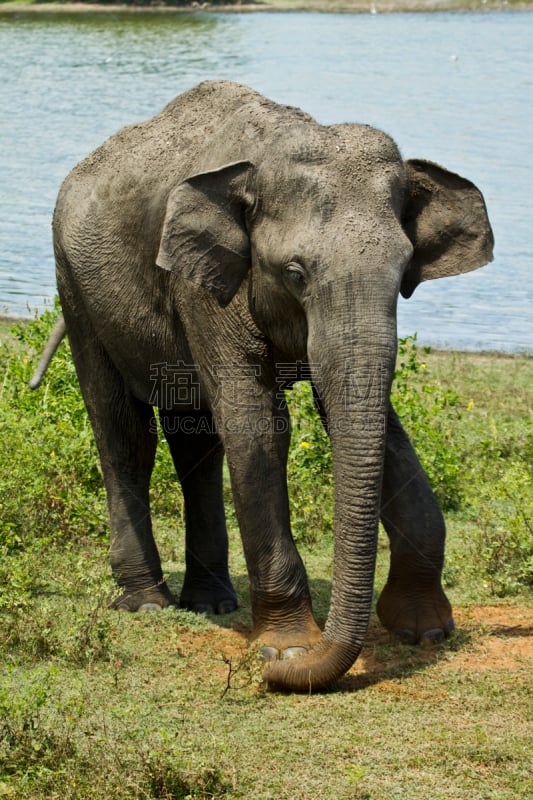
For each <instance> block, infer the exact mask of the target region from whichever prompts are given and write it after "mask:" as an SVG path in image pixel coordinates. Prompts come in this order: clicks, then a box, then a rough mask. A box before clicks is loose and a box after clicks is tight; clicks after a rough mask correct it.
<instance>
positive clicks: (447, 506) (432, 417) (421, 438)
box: [391, 334, 465, 511]
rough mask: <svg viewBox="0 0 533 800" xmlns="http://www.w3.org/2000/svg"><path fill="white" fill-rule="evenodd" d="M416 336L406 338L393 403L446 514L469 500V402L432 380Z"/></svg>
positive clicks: (427, 351)
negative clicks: (463, 442)
mask: <svg viewBox="0 0 533 800" xmlns="http://www.w3.org/2000/svg"><path fill="white" fill-rule="evenodd" d="M416 339H417V337H416V334H414V335H413V336H407V337H405V338H404V339H400V341H399V346H398V359H397V363H396V370H395V373H394V384H393V388H392V398H391V399H392V403H393V405H394V408H395V409H396V412H397V413H398V416H399V417H400V419H401V421H402V424H403V426H404V428H405V430H406V432H407V434H408V436H409V438H410V440H411V442H412V444H413V447H414V448H415V450H416V453H417V455H418V457H419V459H420V462H421V464H422V466H423V467H424V470H425V472H426V474H427V476H428V478H429V482H430V483H431V486H432V488H433V491H434V492H435V495H436V497H437V500H438V502H439V504H440V506H441V508H442V509H443V510H444V511H450V510H456V509H458V508H459V507H460V505H461V503H462V501H463V498H464V489H463V475H464V470H463V464H462V460H461V452H460V443H459V432H458V430H457V422H458V421H459V420H460V418H461V407H464V405H465V404H464V402H462V401H461V398H460V397H459V395H458V394H457V393H456V392H454V391H453V390H451V389H447V388H443V387H441V386H440V385H439V384H438V383H437V382H436V381H435V380H434V379H431V378H429V370H428V367H427V363H426V361H425V360H424V359H423V358H422V356H426V357H427V356H428V355H429V354H430V353H431V348H430V347H424V348H419V347H418V345H417V343H416Z"/></svg>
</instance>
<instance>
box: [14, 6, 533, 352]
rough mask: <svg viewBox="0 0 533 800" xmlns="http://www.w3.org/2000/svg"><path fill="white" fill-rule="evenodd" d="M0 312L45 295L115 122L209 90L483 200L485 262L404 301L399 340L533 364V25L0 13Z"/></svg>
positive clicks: (506, 19)
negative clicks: (314, 126)
mask: <svg viewBox="0 0 533 800" xmlns="http://www.w3.org/2000/svg"><path fill="white" fill-rule="evenodd" d="M0 78H1V83H0V85H1V89H0V93H1V104H0V137H1V138H0V145H1V147H0V207H1V209H2V213H1V215H0V312H3V313H9V314H22V315H27V314H29V313H32V311H33V309H35V308H43V307H44V305H45V303H46V302H50V298H51V297H53V295H54V293H55V286H54V266H53V258H52V246H51V234H50V219H51V215H52V210H53V206H54V202H55V197H56V194H57V190H58V188H59V185H60V183H61V181H62V179H63V178H64V176H65V175H66V173H67V172H68V171H69V169H70V168H71V167H72V166H74V164H76V163H77V162H78V161H79V160H80V159H81V158H82V157H83V156H85V155H86V154H87V153H89V152H90V151H91V150H92V149H94V147H96V146H97V145H99V144H100V143H101V142H102V141H103V140H104V139H106V138H107V137H108V136H109V135H111V134H112V133H114V132H115V131H116V130H117V129H118V128H120V127H122V126H123V125H126V124H129V123H131V122H134V121H138V120H142V119H145V118H147V117H149V116H152V114H154V113H156V112H158V111H159V110H160V109H161V108H162V107H163V106H164V105H165V104H166V103H167V102H168V101H169V100H170V99H171V98H172V97H174V96H175V95H176V94H179V93H180V92H182V91H183V90H185V89H187V88H189V87H191V86H192V85H194V84H195V83H197V82H199V81H201V80H204V79H207V78H229V79H232V80H237V81H240V82H242V83H245V84H247V85H250V86H253V87H254V88H255V89H258V90H259V91H261V92H263V93H264V94H266V95H267V96H269V97H271V98H272V99H274V100H277V101H280V102H285V103H289V104H291V105H296V106H300V107H302V108H304V109H305V110H306V111H308V112H310V113H312V114H313V115H314V116H315V117H316V118H317V119H318V120H319V121H320V122H323V123H332V122H342V121H357V122H366V123H370V124H372V125H375V126H377V127H379V128H382V129H383V130H385V131H387V132H388V133H390V134H391V135H392V136H393V137H394V138H395V140H396V141H397V143H398V144H399V146H400V148H401V150H402V152H403V154H404V156H405V157H406V158H409V157H420V158H429V159H432V160H434V161H437V162H439V163H441V164H443V165H445V166H446V167H448V168H449V169H451V170H453V171H455V172H459V173H460V174H462V175H464V176H465V177H468V178H469V179H470V180H473V181H474V182H475V183H476V184H477V185H478V186H479V187H480V188H481V189H482V191H483V193H484V196H485V199H486V202H487V206H488V209H489V214H490V217H491V221H492V224H493V228H494V232H495V237H496V257H495V260H494V262H493V263H492V264H491V265H489V266H488V267H485V268H484V269H481V270H478V271H476V272H473V273H469V274H467V275H462V276H458V277H456V278H450V279H447V280H442V281H434V282H431V283H426V284H423V285H422V286H420V287H419V288H418V289H417V291H416V293H415V295H414V297H413V298H412V299H410V300H400V307H399V332H400V335H405V334H408V333H412V332H414V331H418V335H419V340H420V341H422V342H423V343H427V344H432V345H436V346H441V347H451V348H457V349H470V350H477V349H484V350H491V349H492V350H508V351H520V350H525V351H530V352H533V324H532V295H533V288H532V285H533V280H532V278H533V269H532V266H531V265H532V253H533V230H532V226H531V187H532V186H533V160H532V158H531V143H532V141H533V91H532V90H533V14H529V13H520V12H518V13H512V12H507V13H497V12H494V13H477V14H469V13H466V14H401V15H391V16H389V15H380V14H378V15H370V14H369V15H355V16H352V15H334V14H261V15H257V14H248V15H246V14H243V15H239V14H226V15H225V14H217V15H212V16H211V15H209V16H208V15H202V14H197V15H194V14H190V15H183V14H178V15H153V16H145V15H141V16H137V15H132V16H120V15H113V14H101V15H91V16H84V15H78V16H74V15H73V16H68V15H62V16H60V17H46V16H45V15H41V16H34V17H30V18H28V17H19V18H12V17H7V16H4V17H3V16H2V15H1V14H0Z"/></svg>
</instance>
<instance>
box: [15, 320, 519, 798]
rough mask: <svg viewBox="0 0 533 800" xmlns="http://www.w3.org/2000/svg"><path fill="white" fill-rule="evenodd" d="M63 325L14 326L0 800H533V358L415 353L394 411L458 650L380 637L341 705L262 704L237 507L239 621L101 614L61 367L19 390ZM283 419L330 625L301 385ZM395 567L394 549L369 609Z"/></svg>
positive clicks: (178, 525) (177, 547) (167, 550)
mask: <svg viewBox="0 0 533 800" xmlns="http://www.w3.org/2000/svg"><path fill="white" fill-rule="evenodd" d="M52 317H53V314H48V315H45V317H44V318H43V319H40V320H37V321H36V322H35V323H32V325H30V326H29V327H28V326H27V325H23V326H18V327H17V335H16V336H15V335H13V334H12V333H9V328H10V324H9V323H5V324H0V342H1V343H2V345H1V350H0V418H1V419H2V425H3V430H2V437H1V438H0V448H1V458H2V463H3V464H4V465H5V466H6V471H5V475H4V478H3V481H2V484H1V485H0V504H1V505H2V508H1V509H0V550H1V556H2V558H1V560H0V798H3V797H6V798H17V799H18V798H21V800H22V798H25V799H26V798H27V799H28V800H45V799H46V800H56V798H58V799H59V798H61V800H86V798H87V797H97V798H98V797H106V798H109V800H133V799H135V800H137V799H139V800H141V799H142V800H159V799H160V798H162V799H164V800H171V799H173V800H175V799H177V798H254V800H256V799H257V800H267V799H270V798H276V800H277V799H278V798H280V799H281V800H284V799H285V798H286V799H287V800H289V798H291V800H292V799H294V800H307V798H315V797H321V798H325V800H333V798H335V800H337V799H339V800H343V799H344V798H346V800H348V798H350V800H354V798H355V800H384V798H387V800H389V799H392V800H394V799H395V798H399V799H400V800H425V799H426V798H427V797H428V796H429V794H428V792H429V793H430V796H431V797H432V798H438V799H442V800H452V799H453V800H462V799H463V798H464V799H465V800H466V798H468V800H489V799H490V798H494V799H495V800H496V798H497V800H511V799H512V800H516V799H517V798H526V797H529V796H530V793H531V788H532V787H531V780H530V764H531V756H532V748H531V740H530V738H528V734H530V729H529V728H528V715H529V717H530V714H531V710H532V708H531V693H530V688H531V684H530V675H531V672H530V670H531V656H532V648H531V628H532V623H533V610H532V603H531V598H530V595H529V594H528V589H529V588H530V586H531V562H532V549H533V543H532V539H533V536H532V527H531V516H532V497H531V470H532V454H533V447H532V443H533V435H532V429H531V419H532V414H531V397H532V394H533V393H532V389H533V361H532V359H531V358H530V357H528V356H525V355H524V356H522V355H519V356H500V355H482V354H460V353H430V352H426V351H425V350H424V349H423V348H420V347H419V346H418V344H417V342H416V339H415V338H413V337H409V338H408V339H406V340H404V341H403V342H402V343H401V348H400V354H399V359H398V375H397V380H396V389H395V400H396V405H397V406H398V407H399V408H401V409H402V416H403V418H404V421H405V423H406V424H407V425H409V426H410V428H411V435H412V437H413V439H414V440H416V441H417V446H418V449H419V451H420V453H421V456H422V458H423V459H424V463H425V466H426V468H427V470H428V472H429V473H431V472H432V471H433V473H434V475H435V476H437V477H438V478H439V479H440V484H439V481H438V480H437V490H438V491H440V492H441V495H440V496H441V502H443V504H444V505H445V506H446V507H447V509H448V510H447V512H446V517H447V523H448V528H449V543H448V559H447V566H446V573H445V579H446V586H447V592H448V593H449V596H450V598H451V600H452V602H453V604H454V607H455V615H456V622H457V623H458V631H457V633H456V634H455V635H454V636H453V637H452V639H451V640H449V641H448V642H446V643H445V644H443V645H441V646H439V647H437V648H435V649H433V650H419V649H417V648H412V647H408V646H405V645H400V644H397V643H395V642H392V641H390V640H389V637H388V636H387V634H386V633H385V632H384V631H383V630H382V629H381V628H380V626H379V623H378V622H377V620H376V618H375V616H373V618H372V623H371V629H370V632H369V637H368V641H367V643H366V646H365V648H364V651H363V653H362V656H361V658H360V659H359V660H358V662H357V663H356V664H355V665H354V667H353V668H352V670H350V672H349V673H348V674H347V675H346V676H345V677H344V678H343V679H342V680H341V681H339V683H338V684H337V686H335V687H333V688H332V690H331V691H329V692H325V693H322V694H319V695H314V696H294V695H283V694H268V693H266V692H265V691H264V688H263V686H262V683H261V665H260V663H259V660H258V657H257V653H256V652H255V651H254V649H253V648H249V647H248V645H247V642H246V631H247V630H248V629H249V626H250V622H251V616H250V607H249V597H248V589H247V578H246V570H245V564H244V558H243V554H242V549H241V546H240V541H239V536H238V531H237V529H236V526H235V520H234V516H233V512H232V509H231V505H230V502H229V490H228V518H229V523H230V536H231V571H232V575H233V576H234V579H235V584H236V588H237V590H238V594H239V598H240V603H241V607H240V609H239V610H238V611H237V612H236V613H235V614H232V615H228V616H227V617H219V618H212V619H211V618H206V617H198V616H195V615H193V614H190V613H188V612H183V611H179V612H176V611H174V610H169V611H165V612H161V613H160V614H144V615H142V614H141V615H125V614H117V613H114V612H111V611H108V610H107V599H108V597H109V596H110V595H111V594H112V592H113V586H112V583H111V580H110V574H109V572H110V571H109V567H108V563H107V533H106V529H107V521H106V512H105V498H104V496H103V492H102V489H101V481H100V476H99V469H98V466H97V462H96V455H95V452H94V446H93V444H92V438H91V432H90V429H89V428H88V427H87V425H86V421H85V415H84V411H83V406H82V404H81V401H80V399H79V394H78V392H77V388H76V382H75V378H74V375H73V371H72V365H71V362H70V357H69V353H68V347H66V345H62V348H61V351H60V352H59V353H58V354H57V356H56V358H55V360H54V362H53V364H52V367H51V369H50V371H49V373H48V375H47V379H46V382H45V384H44V386H43V387H42V388H41V389H40V390H39V391H38V392H35V393H30V392H29V390H28V389H27V388H26V387H27V380H28V377H29V375H30V373H31V369H32V363H33V362H34V352H35V351H38V350H39V348H40V346H41V343H42V340H43V339H44V337H45V336H46V332H47V330H48V329H49V327H50V325H51V323H52ZM291 402H292V405H293V418H295V420H296V425H295V430H294V438H293V447H292V450H291V457H290V464H289V469H290V474H291V481H292V484H293V487H294V486H297V487H298V492H294V493H293V511H294V525H295V536H296V538H297V540H298V545H299V548H300V551H301V552H302V555H303V557H304V560H305V562H306V565H307V568H308V573H309V575H310V584H311V593H312V596H313V602H314V606H315V610H316V614H317V617H318V618H319V619H321V620H323V619H324V618H325V615H326V613H327V607H328V602H329V592H330V574H331V562H332V534H331V522H332V512H331V507H330V503H331V487H330V478H329V475H330V456H329V451H328V448H327V442H326V440H325V438H324V437H323V434H322V431H321V428H320V425H319V424H317V423H316V422H315V420H314V417H313V415H312V410H311V402H310V397H309V392H308V390H307V389H306V388H305V386H302V387H299V388H298V389H297V391H296V392H295V393H294V395H293V397H292V399H291ZM156 470H157V474H156V481H155V483H156V490H155V492H154V507H155V512H156V513H155V529H156V537H157V540H158V543H159V545H160V549H161V552H162V555H163V557H164V561H165V565H164V566H165V573H166V574H167V575H168V576H169V583H170V586H171V588H173V589H174V590H176V591H179V586H180V584H181V581H182V577H183V554H182V547H183V544H182V542H183V535H182V529H183V512H182V507H181V499H180V495H179V492H178V490H177V488H176V486H175V481H174V479H173V477H172V471H171V466H170V463H169V459H168V457H167V455H166V453H165V450H164V448H160V453H159V454H158V463H157V467H156ZM434 481H435V478H434ZM387 563H388V552H387V546H386V542H385V540H384V538H382V539H381V540H380V547H379V558H378V569H377V576H376V596H377V593H378V592H379V588H380V587H381V586H382V585H383V583H384V581H385V578H386V571H387Z"/></svg>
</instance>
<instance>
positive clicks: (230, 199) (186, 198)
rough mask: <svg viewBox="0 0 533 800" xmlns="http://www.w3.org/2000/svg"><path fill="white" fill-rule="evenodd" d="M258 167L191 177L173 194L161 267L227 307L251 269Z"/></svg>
mask: <svg viewBox="0 0 533 800" xmlns="http://www.w3.org/2000/svg"><path fill="white" fill-rule="evenodd" d="M253 172H254V167H253V164H252V163H251V162H250V161H238V162H235V163H233V164H227V165H225V166H223V167H221V168H220V169H216V170H212V171H210V172H202V173H199V174H198V175H192V176H191V177H190V178H187V179H186V180H185V181H183V183H180V184H179V185H178V186H176V187H175V188H174V189H173V190H172V192H171V193H170V195H169V198H168V201H167V208H166V214H165V220H164V223H163V230H162V233H161V240H160V243H159V253H158V255H157V259H156V264H157V265H158V266H160V267H162V268H163V269H167V270H170V271H171V272H175V273H176V274H178V275H182V276H183V277H184V278H187V279H188V280H190V281H192V282H193V283H194V284H196V285H197V286H202V287H203V288H204V289H209V290H210V291H211V292H212V293H213V295H214V296H215V298H216V299H217V301H218V303H219V304H220V305H221V306H223V307H224V306H227V305H228V303H229V302H230V301H231V299H232V298H233V296H234V295H235V293H236V291H237V289H238V288H239V286H240V285H241V282H242V280H243V279H244V276H245V275H246V273H247V271H248V269H249V267H250V241H249V237H248V231H247V228H246V221H245V217H246V214H247V212H248V211H250V209H251V207H252V206H253V203H254V197H253V194H252V191H251V188H250V187H251V183H252V180H253Z"/></svg>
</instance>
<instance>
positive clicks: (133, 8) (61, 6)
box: [0, 0, 533, 17]
mask: <svg viewBox="0 0 533 800" xmlns="http://www.w3.org/2000/svg"><path fill="white" fill-rule="evenodd" d="M156 2H157V0H156ZM529 10H533V0H333V2H331V1H330V0H292V2H291V0H264V2H258V3H242V4H240V5H212V4H210V3H208V2H191V3H189V4H188V5H186V6H167V5H164V4H161V5H157V4H154V5H150V6H140V5H124V4H121V3H117V4H113V5H112V4H107V3H106V4H103V3H76V2H72V3H71V2H67V3H54V2H51V3H47V2H40V3H39V2H16V0H15V2H9V0H8V2H0V16H1V15H4V14H5V15H13V16H17V17H21V16H24V17H28V16H34V15H41V14H46V15H57V16H59V15H61V14H64V15H70V14H87V15H90V14H111V15H112V14H115V15H116V14H132V15H141V16H142V15H158V14H159V15H169V14H174V15H175V14H222V13H224V14H228V13H231V14H254V13H328V14H369V13H370V14H394V13H439V12H440V13H442V12H448V13H449V12H474V11H475V12H485V13H486V12H489V11H529Z"/></svg>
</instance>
